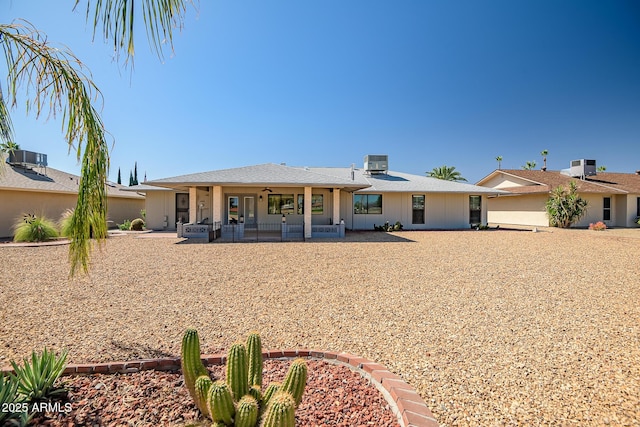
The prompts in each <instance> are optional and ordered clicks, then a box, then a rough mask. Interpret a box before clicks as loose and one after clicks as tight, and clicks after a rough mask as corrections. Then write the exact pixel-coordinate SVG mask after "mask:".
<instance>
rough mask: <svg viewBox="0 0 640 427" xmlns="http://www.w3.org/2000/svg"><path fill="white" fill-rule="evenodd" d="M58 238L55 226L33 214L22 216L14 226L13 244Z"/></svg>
mask: <svg viewBox="0 0 640 427" xmlns="http://www.w3.org/2000/svg"><path fill="white" fill-rule="evenodd" d="M56 237H58V230H56V226H55V224H54V223H53V222H52V221H51V220H49V219H47V218H45V217H38V216H35V215H33V214H27V215H24V216H23V217H22V218H21V219H20V220H19V221H18V222H16V224H15V226H14V236H13V241H14V242H44V241H47V240H51V239H54V238H56Z"/></svg>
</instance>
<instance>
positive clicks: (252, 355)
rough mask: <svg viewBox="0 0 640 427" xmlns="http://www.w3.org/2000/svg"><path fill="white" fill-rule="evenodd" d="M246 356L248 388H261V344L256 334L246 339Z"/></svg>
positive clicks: (251, 334) (253, 333)
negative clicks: (247, 362)
mask: <svg viewBox="0 0 640 427" xmlns="http://www.w3.org/2000/svg"><path fill="white" fill-rule="evenodd" d="M247 356H248V357H249V373H248V375H249V386H254V385H257V386H260V387H261V386H262V342H261V341H260V335H259V334H258V333H257V332H252V333H250V334H249V336H248V337H247Z"/></svg>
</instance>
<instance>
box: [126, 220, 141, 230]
mask: <svg viewBox="0 0 640 427" xmlns="http://www.w3.org/2000/svg"><path fill="white" fill-rule="evenodd" d="M129 229H130V230H134V231H142V230H143V229H144V220H143V219H142V218H136V219H134V220H133V221H131V227H130V228H129Z"/></svg>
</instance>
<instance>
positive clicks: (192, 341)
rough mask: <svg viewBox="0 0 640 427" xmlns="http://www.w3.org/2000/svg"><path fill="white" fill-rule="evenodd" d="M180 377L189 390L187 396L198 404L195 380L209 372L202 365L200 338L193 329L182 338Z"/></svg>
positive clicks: (188, 330)
mask: <svg viewBox="0 0 640 427" xmlns="http://www.w3.org/2000/svg"><path fill="white" fill-rule="evenodd" d="M181 353H182V358H181V360H180V364H181V365H182V375H184V383H185V385H186V386H187V390H189V394H191V397H193V400H195V401H196V403H197V402H198V399H197V396H196V394H195V383H196V379H197V378H198V377H200V376H202V375H207V376H208V375H209V371H207V368H205V367H204V365H203V364H202V360H201V359H200V338H199V337H198V331H196V330H195V329H187V330H186V331H185V333H184V335H183V337H182V351H181Z"/></svg>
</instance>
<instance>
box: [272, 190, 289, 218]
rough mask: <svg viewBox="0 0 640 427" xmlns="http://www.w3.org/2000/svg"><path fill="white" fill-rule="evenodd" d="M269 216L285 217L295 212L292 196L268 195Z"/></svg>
mask: <svg viewBox="0 0 640 427" xmlns="http://www.w3.org/2000/svg"><path fill="white" fill-rule="evenodd" d="M268 205H269V208H268V213H269V215H287V214H292V213H294V212H295V209H294V202H293V194H269V196H268Z"/></svg>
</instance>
